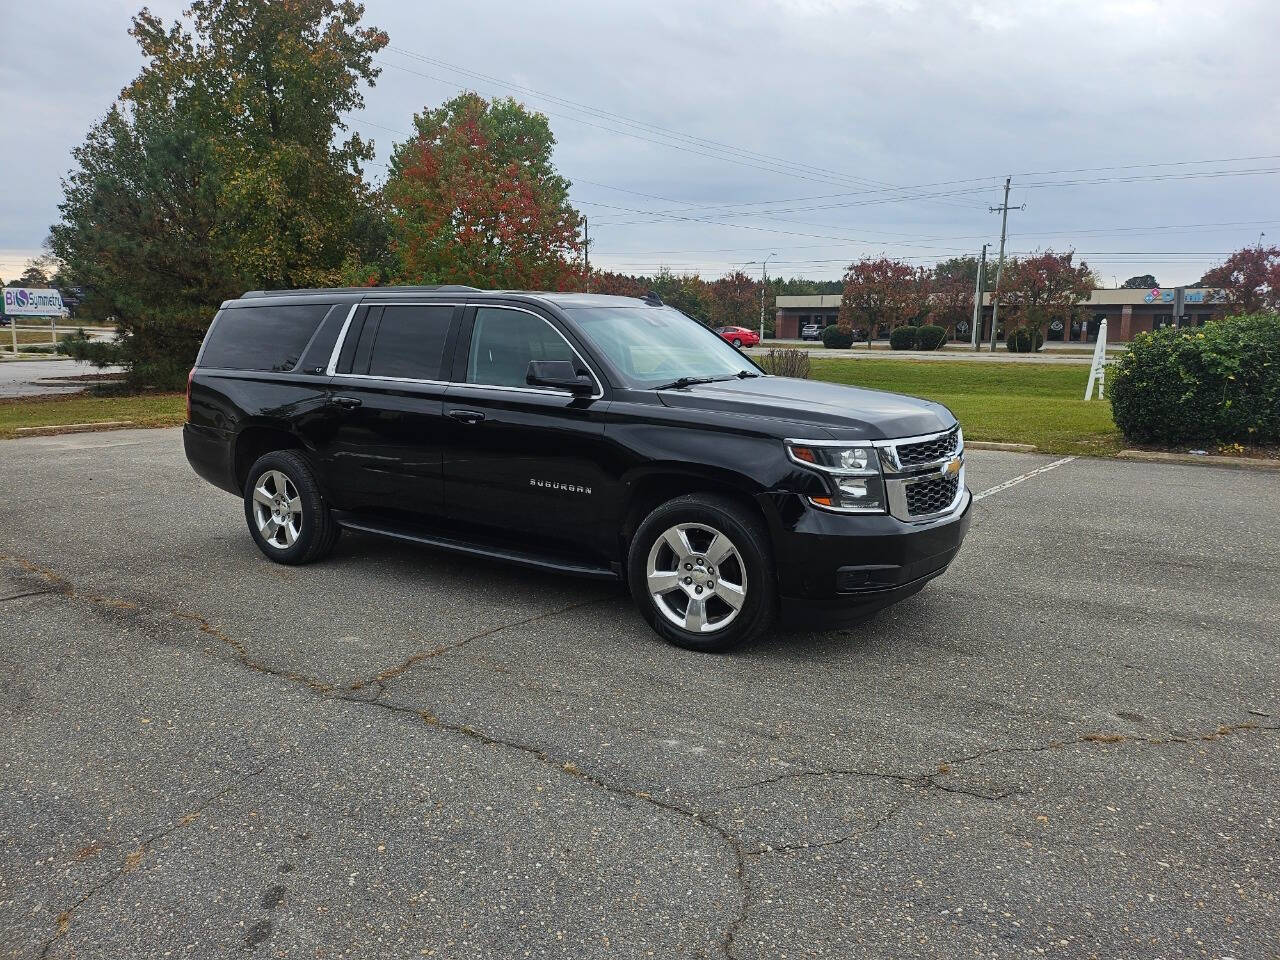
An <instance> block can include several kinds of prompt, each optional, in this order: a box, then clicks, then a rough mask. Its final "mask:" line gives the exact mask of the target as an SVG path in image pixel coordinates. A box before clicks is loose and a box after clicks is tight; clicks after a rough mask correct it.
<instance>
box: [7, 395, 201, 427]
mask: <svg viewBox="0 0 1280 960" xmlns="http://www.w3.org/2000/svg"><path fill="white" fill-rule="evenodd" d="M185 418H186V397H185V396H184V395H183V394H181V393H141V394H128V395H119V396H115V395H108V396H93V395H90V394H85V393H81V394H72V395H70V396H66V397H14V398H12V399H5V400H2V401H0V437H12V436H16V435H17V434H16V431H17V429H18V428H19V427H48V426H55V425H60V424H64V423H100V422H103V421H107V420H132V421H133V422H134V423H135V424H136V425H137V426H140V427H168V426H173V425H175V424H179V423H182V421H183V420H184V419H185Z"/></svg>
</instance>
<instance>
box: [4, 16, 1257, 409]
mask: <svg viewBox="0 0 1280 960" xmlns="http://www.w3.org/2000/svg"><path fill="white" fill-rule="evenodd" d="M363 17H364V8H363V7H362V6H361V5H360V4H359V3H356V2H354V0H290V2H288V3H261V2H259V0H193V2H192V3H191V5H190V7H189V9H188V10H187V11H186V12H185V13H184V15H183V16H182V17H181V18H179V19H176V20H174V21H172V22H169V23H166V22H164V21H163V20H161V19H160V18H159V17H157V16H156V15H155V14H153V13H151V12H150V11H148V10H147V9H145V8H144V9H143V10H142V11H140V12H139V13H138V14H137V15H136V16H134V17H133V19H132V22H131V27H130V31H129V32H130V34H131V35H132V36H133V37H134V39H135V40H136V42H137V43H138V46H139V49H140V50H141V52H142V55H143V67H142V69H141V71H140V72H139V74H138V76H137V77H135V78H134V79H133V81H132V82H130V83H129V84H128V85H127V86H126V87H125V88H124V89H123V90H122V91H121V92H120V94H119V96H118V97H117V98H116V100H115V101H114V102H113V103H112V104H111V105H110V107H109V108H108V110H107V112H106V114H105V115H104V117H103V118H102V119H101V120H100V121H99V122H97V123H96V124H94V126H93V127H92V128H91V129H90V130H89V131H88V133H87V135H86V137H85V139H84V141H83V143H81V144H80V145H79V146H78V147H76V148H75V150H74V151H73V161H74V163H73V168H72V169H71V171H70V172H69V173H68V175H67V176H66V177H65V178H64V180H63V199H62V202H61V204H60V205H59V212H60V218H59V221H58V222H57V223H55V224H54V225H53V226H52V227H51V228H50V234H49V239H48V242H47V245H48V250H49V257H48V258H47V259H46V260H43V261H42V262H41V263H40V264H39V265H33V266H38V268H39V269H38V271H37V273H31V274H29V275H24V277H22V278H19V279H21V280H23V281H24V283H23V285H27V286H31V285H36V284H35V283H27V282H25V281H27V280H31V281H39V280H40V279H42V278H43V279H44V280H45V281H52V280H54V279H56V282H57V284H58V285H59V286H63V287H70V288H74V289H75V290H76V291H77V293H78V295H79V296H80V298H81V306H80V311H81V312H82V313H87V314H88V315H91V316H94V317H99V318H103V319H109V320H112V321H114V322H115V323H116V324H117V326H118V329H119V331H120V337H119V340H118V342H116V343H99V342H80V343H79V344H78V345H77V346H76V347H75V349H76V350H77V351H79V352H78V354H77V355H79V356H81V357H83V358H85V359H90V360H94V361H96V362H99V363H122V364H124V365H125V366H126V367H127V368H128V370H129V375H130V378H131V380H132V381H133V382H134V384H135V385H147V386H159V387H169V388H177V387H180V386H181V385H182V384H183V382H184V380H185V377H186V372H187V370H188V368H189V367H190V365H191V363H192V360H193V358H194V356H195V354H196V351H197V349H198V347H199V344H200V341H201V339H202V337H203V335H204V332H205V330H206V329H207V327H208V324H209V322H210V320H211V319H212V316H213V314H214V312H215V311H216V309H217V307H218V305H219V304H220V303H221V302H222V301H223V300H226V299H230V298H233V297H236V296H239V295H240V294H241V293H243V292H244V291H245V290H249V289H259V288H294V287H313V286H347V285H380V284H437V283H465V284H471V285H474V286H477V287H486V288H496V289H544V290H592V291H595V292H601V293H618V294H629V295H643V294H645V293H647V292H649V291H650V290H653V291H656V292H657V293H658V294H659V295H660V296H661V297H662V298H663V300H664V301H665V302H667V303H670V304H672V305H673V306H675V307H677V308H678V309H681V310H683V311H684V312H685V313H687V314H689V315H690V316H692V317H695V318H696V319H698V320H701V321H703V322H705V323H708V324H710V325H713V326H723V325H739V326H752V327H754V326H755V325H756V324H758V323H759V319H760V307H761V297H762V294H763V299H764V307H765V325H766V328H769V329H771V328H772V324H773V313H774V309H773V301H774V299H775V298H776V297H777V296H779V295H787V294H810V293H840V294H841V295H842V305H841V310H840V322H841V323H842V324H845V325H848V326H858V327H862V328H865V329H868V330H872V329H874V330H884V329H886V328H890V329H891V328H892V327H894V326H897V325H899V324H902V323H910V322H920V321H921V320H923V319H925V318H926V317H927V318H930V319H932V320H933V322H936V323H939V324H940V325H943V326H947V327H951V328H954V326H955V324H956V323H958V322H960V321H961V320H962V319H963V318H966V317H968V316H970V315H971V313H972V303H973V299H972V298H973V288H974V281H975V279H976V270H977V263H976V261H975V260H974V258H957V259H955V260H950V261H945V262H944V263H941V264H938V265H937V266H936V267H934V268H932V269H928V270H925V269H921V268H917V267H912V266H910V265H908V264H905V263H903V262H900V261H894V260H891V259H889V258H885V257H881V258H878V259H866V260H860V261H857V262H855V263H853V264H851V265H850V267H849V269H848V271H847V272H846V274H845V276H844V277H843V279H842V280H837V281H810V280H804V279H801V278H793V279H773V280H770V281H768V283H767V285H763V284H762V283H761V282H760V281H757V280H756V279H754V278H752V277H749V276H748V275H746V274H745V273H743V272H741V271H733V272H730V273H728V274H726V275H725V276H723V277H720V278H718V279H715V280H710V281H707V280H703V279H702V278H701V277H699V276H697V275H685V274H676V273H672V272H670V271H666V270H663V271H660V272H659V273H658V274H656V275H652V276H627V275H622V274H615V273H610V272H607V271H600V270H595V271H590V270H588V268H587V266H586V262H587V256H586V253H587V251H585V250H584V249H583V220H582V217H581V215H580V214H579V212H578V211H577V210H576V209H574V208H573V206H572V204H571V203H570V201H569V187H570V184H569V181H568V180H566V179H565V178H564V177H563V176H561V175H560V174H559V173H558V172H557V171H556V169H555V167H554V165H553V163H552V151H553V148H554V146H555V138H554V136H553V135H552V132H551V128H550V125H549V123H548V121H547V118H546V117H545V116H543V115H541V114H539V113H536V112H531V111H529V110H527V109H525V107H524V106H523V105H521V104H520V103H518V102H516V101H515V100H513V99H510V98H508V99H499V100H493V101H488V100H486V99H484V98H483V97H481V96H479V95H478V94H475V93H470V92H468V93H462V94H460V95H458V96H456V97H454V98H453V99H451V100H449V101H448V102H446V103H444V104H442V105H440V106H437V107H428V108H425V109H424V110H423V111H422V112H421V113H418V114H417V115H415V116H414V117H413V133H412V135H411V136H410V137H409V138H408V139H406V140H405V141H404V142H402V143H398V144H396V145H395V146H394V149H393V150H392V152H391V157H390V162H389V164H388V165H387V169H386V173H385V177H384V178H383V179H382V180H381V181H380V182H375V181H374V180H373V179H371V178H370V177H369V176H368V175H367V168H368V167H369V166H370V165H371V164H372V161H373V157H374V151H373V145H372V143H371V142H369V141H367V140H365V139H364V138H362V137H361V136H360V135H359V134H358V133H355V132H351V131H350V130H349V129H348V127H347V125H346V119H345V118H347V117H350V116H352V115H354V114H355V113H356V112H357V111H359V110H360V109H361V107H362V106H363V104H364V92H365V91H366V90H367V89H369V88H370V87H372V86H373V85H374V84H375V82H376V80H377V78H378V75H379V72H380V71H379V68H378V67H377V65H376V63H375V59H374V58H375V55H376V54H377V53H378V52H379V51H381V50H382V49H383V48H384V47H385V46H386V45H387V44H388V42H389V38H388V36H387V34H386V32H385V31H383V30H381V29H379V28H377V27H374V26H369V25H366V24H364V23H363ZM1275 253H1276V255H1275V257H1274V259H1275V262H1277V263H1280V252H1275ZM55 273H56V278H55V277H54V276H53V274H55ZM1255 274H1256V271H1252V270H1246V271H1244V274H1242V275H1247V276H1246V279H1247V280H1252V279H1253V278H1254V277H1255ZM989 275H990V274H989ZM1263 275H1264V276H1265V275H1266V272H1265V270H1264V271H1263ZM1093 282H1094V281H1093V278H1092V276H1091V275H1090V274H1089V272H1088V268H1087V266H1086V265H1085V264H1083V263H1078V264H1077V263H1075V262H1074V261H1073V255H1072V254H1070V253H1068V254H1055V253H1052V252H1048V253H1045V254H1043V255H1039V256H1037V257H1030V258H1026V259H1024V260H1013V261H1010V262H1008V263H1007V264H1006V267H1005V279H1004V282H1003V287H1004V290H1005V291H1006V294H1005V300H1006V302H1007V303H1009V304H1010V305H1011V311H1010V319H1011V321H1014V320H1015V318H1016V319H1017V322H1023V323H1026V324H1027V325H1035V324H1041V323H1043V322H1046V321H1047V320H1049V319H1052V318H1053V317H1055V316H1057V315H1058V314H1059V313H1061V312H1062V310H1063V309H1065V306H1064V304H1066V303H1067V302H1068V300H1069V299H1070V298H1071V297H1077V298H1078V297H1079V296H1080V295H1081V291H1083V290H1084V289H1085V287H1086V286H1087V285H1088V284H1091V283H1093ZM1242 282H1244V281H1242ZM1271 289H1273V290H1274V289H1280V284H1276V283H1274V282H1273V283H1272V286H1271ZM1085 295H1087V294H1085Z"/></svg>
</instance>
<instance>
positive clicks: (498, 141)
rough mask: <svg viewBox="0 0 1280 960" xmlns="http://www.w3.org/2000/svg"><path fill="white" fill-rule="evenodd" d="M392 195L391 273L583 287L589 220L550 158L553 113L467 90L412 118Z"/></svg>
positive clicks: (412, 278)
mask: <svg viewBox="0 0 1280 960" xmlns="http://www.w3.org/2000/svg"><path fill="white" fill-rule="evenodd" d="M413 124H414V128H415V130H416V136H414V137H413V139H411V140H408V141H406V142H404V143H401V144H399V145H397V146H396V148H395V150H394V152H393V153H392V157H391V164H390V168H391V169H390V174H389V176H388V178H387V183H386V186H385V187H384V189H383V196H384V198H385V202H386V205H387V211H388V215H389V218H390V228H391V248H392V275H393V276H394V277H395V279H396V280H397V281H399V282H407V283H467V284H472V285H474V286H478V287H490V288H497V289H502V288H514V289H534V290H540V289H541V290H546V289H551V290H562V289H576V288H579V287H581V286H582V285H583V284H584V277H583V268H582V265H581V263H580V259H581V249H582V243H581V238H580V231H581V228H582V218H581V217H580V216H579V214H578V212H577V211H576V210H575V209H574V208H573V207H572V206H571V205H570V204H569V181H568V180H566V179H565V178H564V177H562V176H560V175H559V174H558V173H556V171H555V168H554V167H553V166H552V163H551V150H552V147H553V146H554V145H555V137H553V136H552V134H551V127H550V125H549V124H548V123H547V118H546V117H544V116H543V115H542V114H540V113H531V112H529V111H528V110H526V109H525V108H524V106H523V105H521V104H520V103H517V102H516V101H515V100H513V99H510V98H508V99H505V100H495V101H493V102H492V103H490V102H489V101H487V100H485V99H484V98H483V97H480V96H479V95H477V94H475V93H463V94H460V95H459V96H457V97H455V98H453V99H452V100H450V101H449V102H448V103H446V104H444V105H443V106H441V107H439V108H437V109H435V110H426V111H423V112H422V113H420V114H417V115H416V116H415V117H414V118H413Z"/></svg>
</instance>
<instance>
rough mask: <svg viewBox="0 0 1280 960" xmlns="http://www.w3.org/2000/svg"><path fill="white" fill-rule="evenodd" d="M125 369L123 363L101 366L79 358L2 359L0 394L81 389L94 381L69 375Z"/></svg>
mask: <svg viewBox="0 0 1280 960" xmlns="http://www.w3.org/2000/svg"><path fill="white" fill-rule="evenodd" d="M123 372H124V368H123V367H106V368H105V369H99V368H97V367H95V366H93V365H92V364H88V363H82V362H81V361H79V360H7V361H5V362H3V363H0V397H34V396H43V395H47V394H51V393H79V392H80V391H81V390H86V389H88V388H89V387H90V386H92V385H93V381H89V380H82V381H79V382H77V381H73V380H70V379H68V378H71V377H82V376H87V375H93V374H99V373H109V374H111V373H123Z"/></svg>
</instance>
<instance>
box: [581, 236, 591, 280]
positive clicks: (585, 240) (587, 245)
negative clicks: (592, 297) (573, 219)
mask: <svg viewBox="0 0 1280 960" xmlns="http://www.w3.org/2000/svg"><path fill="white" fill-rule="evenodd" d="M582 258H583V262H584V263H585V264H586V268H587V293H590V292H591V227H590V226H589V225H588V224H587V218H586V217H583V218H582Z"/></svg>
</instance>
